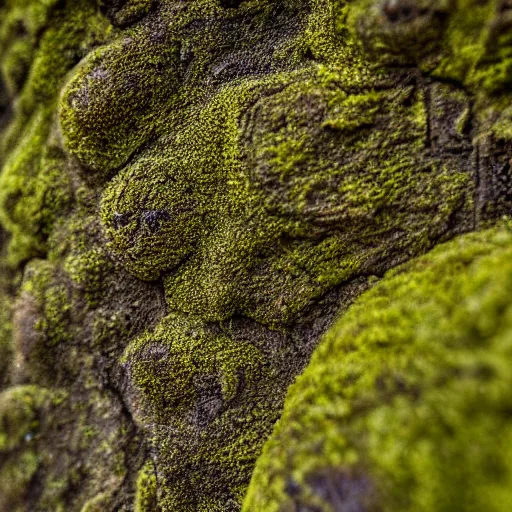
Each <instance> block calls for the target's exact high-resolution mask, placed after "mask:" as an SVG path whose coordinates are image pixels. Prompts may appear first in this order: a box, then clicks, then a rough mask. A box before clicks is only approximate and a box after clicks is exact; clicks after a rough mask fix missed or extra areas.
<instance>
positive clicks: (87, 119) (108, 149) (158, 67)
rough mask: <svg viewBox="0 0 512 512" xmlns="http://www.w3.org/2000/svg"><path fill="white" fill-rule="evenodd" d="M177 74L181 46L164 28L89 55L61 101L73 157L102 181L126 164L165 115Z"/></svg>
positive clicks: (130, 36)
mask: <svg viewBox="0 0 512 512" xmlns="http://www.w3.org/2000/svg"><path fill="white" fill-rule="evenodd" d="M171 34H172V32H171ZM179 72H180V63H179V51H178V46H177V44H176V42H175V41H174V40H173V38H172V35H170V34H169V29H168V28H167V27H166V26H165V25H164V24H161V25H159V26H157V27H147V28H146V27H139V28H137V29H133V31H130V32H128V33H126V34H124V35H123V36H122V37H120V38H118V39H116V40H114V41H113V42H112V43H110V44H109V45H108V46H104V47H100V48H97V49H96V50H94V51H92V52H90V53H89V55H88V56H87V57H86V58H85V59H84V60H83V61H82V62H81V63H80V65H79V66H78V68H77V69H76V70H75V72H74V73H73V76H72V78H71V80H70V81H69V82H68V83H67V85H66V86H65V87H64V89H63V92H62V95H61V99H60V112H59V115H60V126H61V128H62V134H63V136H64V142H65V145H66V148H67V150H68V151H69V153H70V154H71V155H74V156H76V157H77V158H78V159H79V160H80V161H81V162H82V163H83V165H84V166H85V167H87V168H90V169H92V170H94V171H97V172H100V173H102V174H103V175H106V174H107V173H109V172H110V171H112V170H114V169H117V168H119V167H120V166H121V165H123V164H125V163H126V162H127V160H128V159H129V158H130V156H131V155H132V154H133V153H134V152H135V151H136V150H137V149H138V148H139V147H140V146H141V145H142V144H143V143H145V142H146V141H147V140H148V139H149V138H150V137H151V135H152V133H153V131H154V129H155V123H156V122H157V121H158V120H159V119H162V117H163V116H165V115H166V111H167V109H166V103H167V102H169V101H170V99H172V94H173V93H174V92H175V90H176V88H177V85H178V78H179Z"/></svg>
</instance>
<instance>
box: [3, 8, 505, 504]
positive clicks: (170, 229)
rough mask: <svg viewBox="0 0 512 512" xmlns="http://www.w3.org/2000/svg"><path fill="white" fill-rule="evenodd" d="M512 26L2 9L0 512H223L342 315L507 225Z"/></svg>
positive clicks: (297, 14)
mask: <svg viewBox="0 0 512 512" xmlns="http://www.w3.org/2000/svg"><path fill="white" fill-rule="evenodd" d="M509 11H510V6H509V2H508V1H507V0H503V1H501V0H499V1H498V0H484V1H483V2H482V1H477V0H456V1H453V2H445V1H443V0H440V1H437V0H436V1H434V2H426V1H423V0H394V1H389V2H382V1H380V0H353V1H342V0H182V1H168V0H65V1H56V0H0V388H1V390H2V393H6V394H7V395H6V396H8V395H9V393H11V392H12V393H14V394H16V393H17V392H18V391H17V390H20V389H30V390H36V391H33V392H32V391H31V392H30V393H32V395H31V396H32V398H31V400H32V402H34V403H35V404H36V405H34V408H33V410H36V412H37V414H36V416H37V423H38V432H37V435H36V436H34V438H33V439H31V440H30V443H29V444H28V445H25V444H23V443H24V441H23V442H21V441H20V439H21V437H22V434H21V433H20V434H19V435H18V433H16V432H15V431H12V430H9V431H8V433H7V434H6V435H4V436H3V438H4V439H5V442H6V443H7V444H8V446H9V447H10V448H9V450H10V451H9V454H8V457H7V459H8V460H7V461H6V462H5V465H3V466H2V469H1V470H0V494H2V491H4V492H3V494H5V495H6V496H8V504H6V505H5V506H4V503H3V502H1V501H0V510H2V511H3V510H4V509H6V510H7V509H15V510H20V511H21V510H27V511H30V512H32V511H36V512H38V511H45V510H52V511H59V512H60V511H64V510H66V511H67V510H69V511H72V512H73V511H75V510H76V511H81V512H92V511H96V510H102V511H103V510H105V511H107V510H116V511H117V510H118V511H126V512H127V511H129V510H133V509H134V508H135V509H136V510H138V511H139V512H142V511H149V510H162V511H164V512H165V511H169V510H172V511H177V512H180V511H182V512H188V511H190V512H192V511H197V510H198V511H205V512H214V511H219V512H220V511H222V512H230V511H233V512H235V511H239V510H240V508H241V506H242V501H243V499H244V495H245V493H246V491H247V488H248V485H249V481H250V478H251V474H252V471H253V469H254V466H255V464H256V460H257V459H258V457H259V455H260V453H261V450H262V447H263V445H264V443H265V441H266V440H267V439H268V437H269V436H270V435H271V433H272V430H273V428H274V425H275V423H276V421H277V420H278V419H279V417H280V416H281V412H282V409H283V404H284V400H285V396H286V393H287V390H288V388H289V386H290V385H291V384H292V383H293V382H294V380H295V378H296V377H297V376H298V375H299V374H301V372H302V371H303V370H304V369H305V368H306V367H307V365H308V362H309V360H310V356H311V354H312V352H313V350H314V349H315V347H316V345H317V343H318V341H319V339H320V337H321V336H322V335H323V334H324V333H325V331H326V330H327V329H328V328H329V327H330V326H331V324H332V321H333V319H334V318H335V316H336V315H338V316H341V315H343V314H344V312H346V311H347V308H348V307H349V306H350V305H351V304H352V303H353V302H354V300H355V299H356V298H357V297H359V296H360V295H361V294H366V295H365V297H366V299H361V300H369V301H370V300H372V299H371V297H372V295H371V293H374V292H371V291H370V292H368V293H367V290H368V289H369V288H372V287H373V286H375V284H376V283H378V282H379V280H380V279H381V278H382V276H383V275H384V274H385V273H386V272H387V271H389V270H390V269H393V268H395V267H397V266H399V265H401V264H404V263H405V262H407V261H409V260H412V259H415V258H417V257H419V256H421V255H424V254H425V253H428V252H429V251H431V250H432V249H433V248H435V247H436V246H437V245H438V244H441V243H443V242H446V241H448V240H449V239H452V238H453V237H456V236H458V235H460V234H462V233H467V232H480V231H482V230H484V229H487V228H489V227H491V226H492V225H494V224H496V222H497V220H499V219H500V218H501V217H503V216H507V215H510V212H511V209H512V179H511V156H512V141H511V137H512V135H511V134H512V122H511V120H512V108H511V106H510V92H509V89H510V88H509V85H510V73H509V71H510V62H511V54H510V48H511V43H510V30H509V28H510V12H509ZM500 232H504V231H503V230H501V231H500ZM475 236H482V237H485V236H486V235H483V234H482V235H475ZM500 236H501V235H500ZM503 236H504V235H503ZM489 237H490V238H489V240H490V239H491V238H492V240H495V239H496V240H498V238H499V236H498V235H497V234H496V235H489ZM493 237H494V238H493ZM475 240H476V238H475ZM493 243H494V242H492V243H491V242H490V241H489V242H488V245H489V244H490V245H492V244H493ZM496 243H498V242H496ZM484 245H485V244H484ZM453 247H454V249H453V251H454V253H455V252H456V251H457V250H459V251H460V252H461V256H460V258H461V259H463V258H464V257H465V256H464V254H465V253H464V251H465V249H464V248H463V246H460V247H459V246H457V245H454V246H453ZM456 247H458V249H456ZM486 247H487V246H486ZM489 250H490V249H489ZM436 254H437V253H435V252H434V253H432V258H433V259H435V258H437V256H435V255H436ZM454 258H455V256H454ZM415 261H427V260H415ZM428 261H430V260H428ZM432 261H434V260H432ZM435 261H437V259H435ZM433 264H434V263H433ZM475 264H476V263H475ZM402 269H403V270H401V272H403V275H404V276H405V275H409V274H410V277H404V278H403V279H404V283H405V282H406V281H407V280H408V279H410V282H411V286H412V285H413V283H415V282H416V278H417V271H416V270H415V267H414V264H413V265H412V266H411V267H402ZM461 272H462V270H461ZM491 277H492V276H490V277H489V279H490V280H489V283H493V282H494V281H492V279H491ZM389 279H390V278H388V277H386V278H385V279H384V281H386V282H387V281H388V280H389ZM384 281H383V282H384ZM407 282H408V281H407ZM445 285H446V283H445V282H444V281H443V280H440V282H439V283H438V284H437V286H438V294H441V293H444V292H443V290H444V288H443V286H445ZM378 286H379V287H380V288H379V289H382V287H383V286H384V284H381V285H378ZM404 286H405V284H404ZM454 286H455V285H454ZM482 286H483V285H482ZM490 286H491V285H490ZM418 293H419V292H418ZM464 293H466V292H465V291H464ZM467 293H468V297H469V296H472V295H471V293H473V292H472V291H471V289H470V288H468V289H467ZM461 294H462V292H461ZM411 295H412V296H413V295H414V294H413V293H412V291H411ZM431 295H432V296H436V297H437V296H438V295H436V292H435V290H434V285H432V293H431ZM397 300H398V299H397ZM399 304H401V303H399V302H397V304H396V307H397V308H398V307H399ZM376 307H377V306H376ZM419 310H420V308H419V309H418V311H419ZM375 311H378V310H377V309H376V310H375ZM443 311H444V310H442V309H440V310H439V313H438V315H439V316H442V315H443V314H444V313H443ZM350 314H351V313H350ZM350 314H349V313H347V317H346V318H350ZM446 318H447V319H448V318H451V317H450V316H449V314H448V312H447V313H446ZM490 318H491V317H490ZM406 320H407V319H404V320H403V321H404V322H405V321H406ZM446 321H447V320H446ZM489 321H491V320H489ZM446 329H447V330H446V335H447V336H448V333H450V332H452V331H451V330H450V329H451V328H449V326H448V327H446ZM461 329H462V327H461ZM461 332H462V331H461ZM454 336H455V334H454ZM413 349H414V347H411V350H413ZM376 353H378V352H376ZM457 353H458V352H457ZM408 354H409V353H408ZM370 355H371V354H370ZM375 357H377V356H376V355H375ZM411 357H412V356H411ZM474 357H475V361H476V358H477V357H478V358H480V357H481V358H482V361H484V360H485V358H484V355H482V354H480V353H478V354H475V356H474ZM371 361H374V359H371V357H370V356H369V363H368V364H370V362H371ZM375 361H376V359H375ZM313 364H315V363H313ZM375 364H376V363H375ZM475 364H476V363H475ZM375 371H377V370H375ZM368 375H369V377H371V375H373V374H371V373H370V370H369V373H368ZM386 382H387V381H386ZM386 385H387V384H386ZM37 390H46V391H41V397H45V396H47V395H48V396H52V397H53V396H54V395H55V394H57V395H58V396H59V397H61V398H60V399H58V400H56V401H53V400H50V401H51V404H50V403H48V404H47V403H46V402H44V404H42V405H41V407H39V405H37V404H39V402H38V401H37V400H38V398H37V396H38V394H37V393H38V392H39V391H37ZM379 393H380V392H376V394H375V397H374V402H372V403H374V407H375V408H376V409H377V408H378V406H379V404H380V402H379V400H381V398H382V393H381V394H379ZM2 396H3V395H2ZM329 396H330V395H329ZM335 396H336V395H333V396H332V398H333V399H335ZM63 397H65V398H63ZM41 399H42V398H41ZM382 400H384V399H382ZM20 403H21V402H19V400H18V401H16V400H14V402H13V404H14V405H13V407H14V408H16V407H17V405H16V404H20ZM386 403H387V402H386ZM468 403H469V402H468ZM384 405H385V403H384ZM457 407H458V406H457ZM457 407H456V406H454V409H453V410H454V413H456V411H458V409H457ZM30 410H32V409H30ZM20 411H21V412H23V411H25V408H24V407H22V406H20ZM9 414H10V413H9ZM457 414H458V413H457ZM29 416H30V415H29ZM27 417H28V416H27ZM30 417H31V416H30ZM27 421H29V420H27ZM30 421H32V420H30ZM361 428H362V427H361ZM22 430H23V429H22ZM22 430H20V432H21V431H22ZM411 436H412V434H411ZM464 439H466V438H464V437H461V439H460V442H461V443H462V442H463V441H464ZM9 443H11V444H9ZM20 443H21V444H20ZM457 446H458V445H457ZM496 446H498V444H496ZM262 460H263V459H262ZM276 460H277V459H276ZM312 460H313V459H312ZM0 464H2V462H0ZM358 468H359V466H358ZM322 471H323V470H322ZM354 471H355V470H354ZM358 471H359V469H358ZM432 471H433V470H432ZM325 474H326V473H322V475H324V476H325ZM343 474H344V475H345V473H343ZM409 474H410V477H411V478H413V476H414V474H415V473H414V471H412V470H411V471H410V472H409ZM475 474H477V473H475ZM478 474H480V473H478ZM351 475H352V473H351ZM353 475H355V476H354V479H355V483H354V485H352V484H351V485H350V487H351V488H356V489H359V488H360V489H363V491H364V492H366V491H365V490H367V489H371V490H372V492H375V493H376V492H377V487H376V482H377V480H376V479H372V478H373V477H371V475H370V476H368V475H369V473H368V475H367V473H365V472H357V473H353ZM324 476H321V477H319V478H320V480H321V481H323V480H322V478H324ZM359 476H360V477H361V478H359ZM325 478H330V477H328V476H325ZM358 478H359V480H358ZM11 481H15V482H17V483H16V485H14V486H11V487H12V490H10V489H11V488H10V487H9V482H11ZM337 481H339V480H337ZM379 481H380V480H379ZM343 482H345V480H343ZM343 482H342V484H340V485H341V486H342V487H343V485H345V484H344V483H343ZM291 485H292V487H293V485H295V484H293V482H292V484H291ZM301 485H302V484H301ZM404 485H405V484H404ZM296 487H297V486H296ZM300 488H301V489H302V487H300ZM454 488H455V487H454ZM17 489H19V492H17ZM397 489H398V488H397ZM373 490H374V491H373ZM363 491H362V493H363V494H364V492H363ZM379 492H380V491H379ZM397 492H398V491H397ZM16 493H17V494H16ZM15 494H16V496H15ZM357 499H359V498H357ZM354 500H356V498H354ZM6 503H7V502H6Z"/></svg>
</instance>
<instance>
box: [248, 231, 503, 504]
mask: <svg viewBox="0 0 512 512" xmlns="http://www.w3.org/2000/svg"><path fill="white" fill-rule="evenodd" d="M511 247H512V234H511V231H510V229H509V227H508V226H505V227H503V226H502V227H500V228H497V229H494V230H490V231H487V232H482V233H479V234H472V235H465V236H463V237H460V238H458V239H457V240H455V241H452V242H449V243H447V244H445V245H441V246H439V247H437V248H436V249H434V250H433V251H432V252H431V253H429V255H428V256H425V257H422V258H419V259H417V260H413V261H411V262H410V263H408V264H406V265H403V266H401V267H399V268H398V269H396V270H393V271H391V272H390V273H388V274H387V275H386V276H385V277H384V279H383V280H382V281H381V282H380V283H378V284H377V285H376V286H375V287H374V288H373V289H372V290H371V291H368V292H366V293H365V294H364V295H363V296H362V297H361V298H360V299H359V300H358V301H357V302H356V303H355V304H354V305H353V306H352V307H351V308H350V309H349V310H348V312H347V313H346V314H345V315H343V316H342V317H341V318H340V319H339V320H338V321H337V323H336V324H335V325H334V326H333V327H332V328H331V329H330V331H329V332H328V333H327V335H326V336H325V339H324V340H323V341H322V343H321V344H320V346H319V348H318V349H317V351H316V352H315V353H314V355H313V357H312V360H311V362H310V364H309V366H308V368H307V369H306V371H305V373H304V374H303V375H302V376H301V377H300V378H299V379H298V380H297V383H296V384H295V385H294V386H292V388H291V389H290V391H289V393H288V397H287V400H286V404H285V412H284V414H283V417H282V418H281V419H280V420H279V422H278V425H277V426H276V429H275V431H274V434H273V436H272V438H271V440H270V441H269V442H268V443H267V445H266V446H265V449H264V453H263V455H262V457H261V458H260V459H259V461H258V464H257V468H256V470H255V473H254V475H253V479H252V483H251V487H250V490H249V493H248V495H247V498H246V501H245V504H244V510H247V511H251V512H258V511H265V512H272V511H278V510H285V509H286V510H288V509H291V508H292V507H293V506H296V507H298V506H314V507H317V509H318V510H325V511H332V510H338V509H339V510H342V509H343V508H344V507H345V506H347V507H348V506H349V504H352V506H356V505H357V506H359V507H363V508H364V509H365V510H377V509H378V510H385V511H387V510H393V511H394V510H404V511H408V510H411V511H432V510H436V511H448V510H454V509H456V510H460V511H477V510H489V511H491V510H492V511H496V512H497V511H503V512H504V511H505V510H508V508H509V504H510V499H511V495H510V489H511V487H510V484H511V481H512V466H511V459H510V440H511V438H512V437H511V436H512V430H511V426H510V421H509V408H510V400H511V393H510V389H511V388H510V367H511V358H510V356H511V354H510V340H511V339H512V310H511V307H510V296H511V293H512V266H511V264H510V261H511V251H512V249H511Z"/></svg>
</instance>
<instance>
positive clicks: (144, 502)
mask: <svg viewBox="0 0 512 512" xmlns="http://www.w3.org/2000/svg"><path fill="white" fill-rule="evenodd" d="M156 493H157V481H156V475H155V468H154V466H153V464H152V462H151V461H148V462H146V464H144V466H143V467H142V469H141V470H140V471H139V473H138V475H137V494H136V496H135V504H134V507H135V512H151V511H152V510H155V508H156V506H157V494H156Z"/></svg>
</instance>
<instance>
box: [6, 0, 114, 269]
mask: <svg viewBox="0 0 512 512" xmlns="http://www.w3.org/2000/svg"><path fill="white" fill-rule="evenodd" d="M50 13H51V19H50ZM20 23H21V24H22V25H23V26H25V25H28V28H27V29H26V30H27V31H28V35H25V30H23V31H21V32H20V31H19V30H17V31H16V30H15V28H16V27H17V26H18V25H19V24H20ZM43 27H45V28H46V30H42V29H43ZM105 31H106V27H105V24H104V23H103V25H102V22H101V20H99V19H98V16H97V14H96V13H95V12H94V8H93V6H92V5H90V4H88V3H83V4H80V5H72V6H70V7H69V9H66V10H63V9H60V10H52V2H29V3H27V6H26V7H24V8H22V7H18V8H17V9H16V8H13V10H12V11H10V16H9V17H7V18H6V19H5V20H4V21H3V23H2V25H1V30H0V33H1V34H2V36H1V37H0V48H3V49H4V51H5V52H6V57H5V60H4V59H2V62H3V63H4V64H5V66H8V67H9V66H10V68H13V69H14V68H16V69H18V68H19V69H22V68H23V69H24V70H25V71H24V72H23V73H21V71H20V72H19V74H20V77H19V80H18V81H19V82H20V83H19V84H18V86H17V88H16V90H14V88H13V87H11V88H13V91H12V93H13V94H15V93H16V94H17V97H16V103H15V107H14V118H13V120H12V122H11V123H10V125H9V128H8V130H6V131H5V133H3V134H2V137H1V139H0V149H1V150H2V152H3V153H4V155H3V156H2V160H4V159H5V164H4V168H3V171H2V174H1V175H0V190H1V193H0V217H1V220H2V222H3V224H4V225H5V227H6V228H7V229H8V230H9V231H10V232H11V233H12V235H13V236H12V239H11V245H10V250H9V262H10V264H11V265H12V266H16V265H18V264H19V263H20V262H23V261H26V260H28V259H30V258H31V257H34V256H40V255H42V254H44V251H45V249H46V245H45V244H46V239H47V237H48V235H49V232H50V231H51V230H52V226H53V224H54V223H55V221H56V219H57V217H58V216H59V215H62V214H63V213H64V212H65V208H66V206H67V204H68V203H69V201H70V184H69V177H68V176H67V175H66V172H65V171H64V160H65V155H64V154H63V153H62V152H61V150H60V149H59V147H58V135H57V133H56V127H55V124H54V123H53V117H54V116H53V110H54V108H55V103H56V101H57V99H58V94H59V89H60V87H61V85H62V82H63V79H64V77H65V75H66V73H67V72H68V71H69V70H70V69H71V68H72V67H73V66H74V65H75V63H76V59H77V58H79V56H80V54H81V53H82V52H84V51H86V48H87V45H90V44H95V43H96V41H97V39H98V38H99V37H103V35H104V33H105ZM102 33H103V34H102ZM29 35H30V41H25V39H26V38H27V37H29ZM22 44H24V45H27V48H30V52H29V53H27V56H28V55H29V56H30V58H29V57H27V59H26V60H27V61H28V62H25V63H24V61H23V59H22V56H21V55H20V56H18V55H17V53H15V54H14V55H12V56H11V53H10V52H11V49H12V48H17V47H18V46H19V45H22ZM13 51H14V50H13ZM20 59H21V60H20ZM9 63H10V64H9ZM28 64H30V66H28ZM25 67H26V69H25ZM3 75H4V77H5V78H6V81H7V83H9V81H14V80H15V78H14V77H13V78H12V79H10V78H9V77H10V76H11V75H10V71H9V69H4V70H3Z"/></svg>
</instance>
